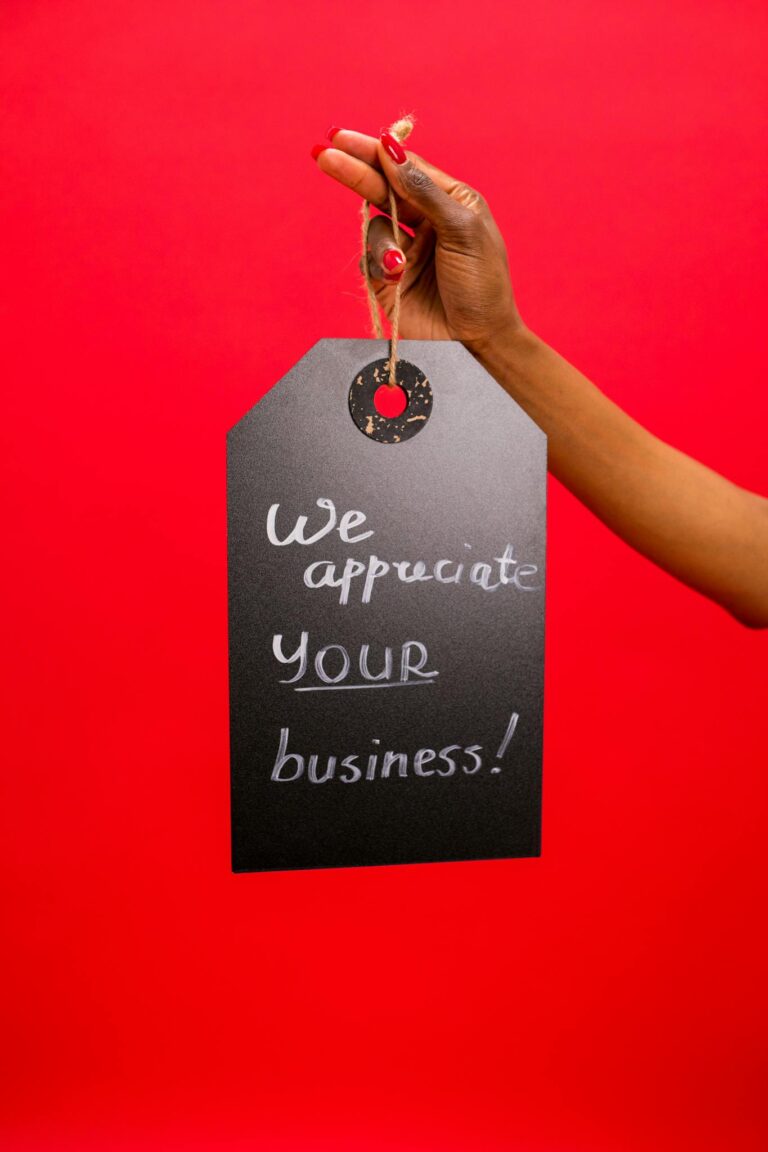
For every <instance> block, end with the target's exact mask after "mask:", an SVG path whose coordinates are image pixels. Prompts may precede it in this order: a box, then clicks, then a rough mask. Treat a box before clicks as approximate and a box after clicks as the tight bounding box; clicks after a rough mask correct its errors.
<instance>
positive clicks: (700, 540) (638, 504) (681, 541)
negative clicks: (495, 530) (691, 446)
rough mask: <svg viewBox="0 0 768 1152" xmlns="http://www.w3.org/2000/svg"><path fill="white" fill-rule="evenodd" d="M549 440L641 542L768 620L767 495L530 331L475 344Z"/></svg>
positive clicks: (582, 485)
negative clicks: (694, 454)
mask: <svg viewBox="0 0 768 1152" xmlns="http://www.w3.org/2000/svg"><path fill="white" fill-rule="evenodd" d="M474 353H475V355H476V357H477V359H478V360H479V361H480V362H481V364H483V366H484V367H485V368H486V369H487V371H488V372H490V373H491V375H492V376H494V378H495V379H496V380H497V381H498V382H499V384H501V386H502V387H503V388H504V389H505V390H506V391H507V392H508V393H509V394H510V395H511V396H512V397H513V398H514V399H515V400H516V401H517V402H518V404H520V405H521V407H522V408H524V409H525V411H526V412H528V414H529V415H530V416H531V417H532V418H533V419H534V420H535V421H536V423H537V424H538V425H539V426H540V427H541V428H542V429H543V430H544V432H546V434H547V436H548V438H549V467H550V470H551V471H552V473H553V475H555V476H556V477H557V478H558V479H559V480H560V481H562V483H563V484H565V486H566V487H567V488H569V489H570V491H571V492H573V494H574V495H575V496H577V497H578V498H579V500H581V501H582V502H583V503H584V504H586V505H587V507H588V508H590V509H591V510H592V511H593V512H594V513H595V514H596V515H597V516H599V517H600V519H601V520H603V521H604V522H605V523H606V524H607V525H608V526H609V527H610V528H611V529H612V530H613V531H614V532H616V533H617V534H618V535H619V536H620V537H621V538H622V539H623V540H625V541H626V542H627V543H628V544H630V545H632V547H634V548H636V549H637V550H638V551H639V552H642V553H643V554H644V555H645V556H647V557H649V559H651V560H653V561H654V562H655V563H657V564H659V565H660V566H661V567H662V568H664V569H666V570H667V571H668V572H670V573H672V574H673V575H674V576H676V577H678V578H679V579H680V580H683V581H684V582H685V583H686V584H689V585H690V586H691V587H693V588H696V589H697V590H698V591H700V592H702V593H704V594H705V595H707V596H709V597H711V598H712V599H713V600H716V601H717V602H718V603H720V604H722V605H723V607H725V608H727V609H728V610H729V611H730V612H732V613H733V614H734V615H735V616H736V617H737V618H738V619H740V620H741V621H743V622H744V623H746V624H750V625H752V626H768V501H765V500H763V499H761V498H760V497H758V496H755V495H753V494H752V493H750V492H746V491H745V490H744V489H742V488H738V487H737V486H736V485H734V484H731V483H730V482H729V481H728V480H725V479H724V478H723V477H722V476H719V475H718V474H717V473H715V472H713V471H711V470H710V469H708V468H706V467H704V465H702V464H699V463H698V462H697V461H695V460H692V459H691V458H690V457H688V456H685V455H684V454H683V453H682V452H678V451H677V450H676V449H675V448H672V447H670V446H669V445H668V444H665V443H663V442H662V441H660V440H658V439H657V438H656V437H655V436H653V435H651V433H649V432H647V431H646V430H645V429H644V428H642V427H641V426H640V425H639V424H637V423H636V422H635V421H634V420H632V419H631V418H630V417H629V416H627V414H626V413H625V412H622V410H621V409H620V408H619V407H617V405H615V404H614V403H612V401H610V400H609V399H608V397H607V396H604V395H603V393H602V392H600V391H599V389H597V388H596V387H595V386H594V384H592V383H591V382H590V381H589V380H587V378H586V377H585V376H583V375H582V374H581V373H580V372H579V371H578V370H577V369H576V368H574V367H573V366H572V365H571V364H569V363H568V362H567V361H566V360H564V359H563V358H562V357H561V356H560V355H558V353H557V352H555V351H554V350H553V349H552V348H549V347H548V346H547V345H546V344H545V343H544V342H543V341H541V340H539V339H538V337H536V336H534V335H533V334H532V333H530V332H528V331H527V330H526V329H524V328H515V329H510V332H509V333H508V334H507V335H505V336H504V337H502V338H501V339H499V340H496V341H493V342H489V343H488V344H486V345H485V346H484V347H482V348H477V349H474Z"/></svg>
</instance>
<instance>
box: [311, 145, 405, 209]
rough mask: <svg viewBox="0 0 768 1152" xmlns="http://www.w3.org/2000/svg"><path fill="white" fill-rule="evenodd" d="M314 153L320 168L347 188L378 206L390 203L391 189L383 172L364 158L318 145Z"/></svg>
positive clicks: (382, 206)
mask: <svg viewBox="0 0 768 1152" xmlns="http://www.w3.org/2000/svg"><path fill="white" fill-rule="evenodd" d="M312 155H313V156H314V158H315V160H316V161H317V166H318V168H320V169H321V171H323V172H325V173H326V175H328V176H332V177H333V179H334V180H338V182H339V183H340V184H343V185H344V186H345V188H351V190H352V191H353V192H357V194H358V196H362V198H363V200H368V201H369V203H371V204H375V205H376V207H377V208H384V207H386V205H387V204H388V203H389V190H388V188H387V182H386V180H385V179H384V177H383V176H382V174H381V172H376V171H375V170H374V169H373V168H372V167H371V165H370V164H366V163H365V161H364V160H358V158H357V157H356V156H349V155H348V154H347V153H346V152H342V151H341V150H340V149H339V148H330V147H325V146H321V145H316V146H315V147H314V148H313V149H312Z"/></svg>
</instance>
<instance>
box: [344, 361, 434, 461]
mask: <svg viewBox="0 0 768 1152" xmlns="http://www.w3.org/2000/svg"><path fill="white" fill-rule="evenodd" d="M395 376H396V381H397V382H396V384H395V385H394V387H390V386H389V360H374V361H373V362H372V363H371V364H366V365H365V367H364V368H362V369H361V370H360V371H359V372H358V373H357V375H356V376H355V378H354V380H353V381H352V384H351V385H350V389H349V414H350V416H351V417H352V419H353V420H354V422H355V424H356V425H357V427H358V428H359V429H360V431H361V432H362V433H363V435H364V436H367V437H368V439H369V440H375V441H376V442H377V443H378V444H401V443H403V442H404V441H406V440H411V439H412V438H413V437H414V436H416V435H418V433H419V432H421V431H423V430H424V428H426V426H427V422H428V420H429V417H430V416H431V414H432V387H431V385H430V383H429V380H427V378H426V376H425V375H424V373H423V372H422V371H421V369H420V368H417V367H416V365H415V364H409V363H408V361H407V360H398V361H397V364H396V367H395Z"/></svg>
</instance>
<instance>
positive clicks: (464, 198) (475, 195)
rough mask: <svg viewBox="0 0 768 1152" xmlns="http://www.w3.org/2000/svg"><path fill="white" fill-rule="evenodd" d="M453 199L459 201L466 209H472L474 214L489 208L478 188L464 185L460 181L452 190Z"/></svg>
mask: <svg viewBox="0 0 768 1152" xmlns="http://www.w3.org/2000/svg"><path fill="white" fill-rule="evenodd" d="M451 194H452V196H453V198H454V199H455V200H458V202H459V204H462V205H463V206H464V207H465V208H470V209H471V210H472V211H473V212H480V211H481V210H482V209H484V208H487V204H486V201H485V197H484V196H483V195H482V194H481V193H480V192H478V191H477V189H476V188H472V187H470V185H469V184H464V183H463V182H462V181H459V183H458V184H456V186H455V187H454V188H453V189H452V192H451Z"/></svg>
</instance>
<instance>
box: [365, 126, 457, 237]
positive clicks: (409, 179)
mask: <svg viewBox="0 0 768 1152" xmlns="http://www.w3.org/2000/svg"><path fill="white" fill-rule="evenodd" d="M379 159H380V161H381V166H382V168H383V170H384V175H385V176H386V177H387V180H389V183H390V184H391V186H392V188H393V189H394V191H395V194H396V195H397V196H399V197H400V199H401V200H407V201H408V203H409V204H410V205H411V206H412V207H413V208H415V209H416V211H417V212H419V213H420V214H421V215H422V217H423V218H424V219H426V220H428V221H429V222H430V224H432V225H433V227H434V228H435V230H436V232H437V234H438V236H441V237H442V236H444V234H445V233H446V232H450V231H458V230H460V229H463V228H464V227H466V225H467V223H468V222H469V219H471V217H472V215H473V214H472V212H471V211H470V210H469V209H468V208H465V207H464V205H463V204H460V203H459V202H458V201H457V200H455V199H454V198H453V197H452V196H449V194H448V193H447V192H446V191H445V190H444V189H443V188H441V187H440V186H439V185H438V184H436V183H435V181H434V180H433V179H432V177H431V176H430V175H429V174H428V173H427V172H426V171H425V170H424V169H423V168H421V167H420V166H419V164H418V162H417V161H416V159H415V158H414V157H413V156H409V155H408V153H407V152H406V151H405V149H404V148H403V146H402V144H401V143H400V141H399V140H398V139H397V137H396V136H394V135H393V134H392V133H391V132H389V131H386V130H385V131H382V133H381V135H380V137H379Z"/></svg>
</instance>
